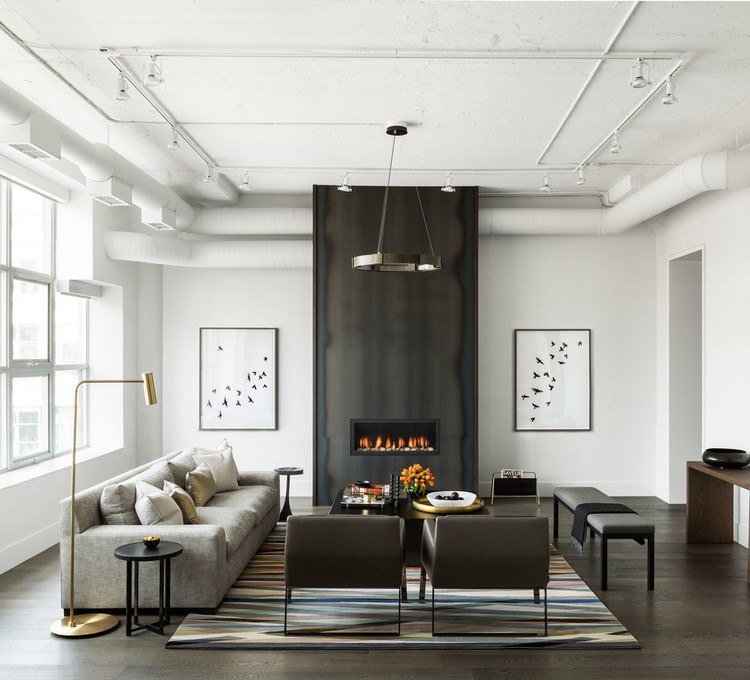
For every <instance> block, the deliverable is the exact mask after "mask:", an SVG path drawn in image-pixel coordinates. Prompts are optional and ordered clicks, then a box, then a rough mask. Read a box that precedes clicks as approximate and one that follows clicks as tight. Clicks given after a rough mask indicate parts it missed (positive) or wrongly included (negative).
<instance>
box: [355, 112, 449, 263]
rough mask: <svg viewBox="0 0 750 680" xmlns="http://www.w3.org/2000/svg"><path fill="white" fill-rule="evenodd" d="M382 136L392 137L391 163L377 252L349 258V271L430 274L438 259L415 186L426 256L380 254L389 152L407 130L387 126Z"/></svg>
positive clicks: (391, 167) (384, 208)
mask: <svg viewBox="0 0 750 680" xmlns="http://www.w3.org/2000/svg"><path fill="white" fill-rule="evenodd" d="M385 132H386V134H388V135H391V137H393V143H392V145H391V162H390V164H389V166H388V181H387V182H386V185H385V195H384V196H383V210H382V212H381V215H380V233H379V235H378V249H377V251H376V252H374V253H365V254H364V255H357V256H355V257H353V258H352V269H360V270H361V271H369V272H433V271H437V270H438V269H440V268H441V267H442V260H441V258H440V256H439V255H435V251H434V250H433V248H432V239H430V230H429V229H428V227H427V218H426V217H425V214H424V207H423V206H422V197H421V196H420V195H419V187H414V188H415V190H416V192H417V201H418V202H419V211H420V213H421V214H422V222H423V223H424V230H425V234H426V235H427V245H428V246H429V248H430V252H429V253H384V252H383V237H384V236H385V216H386V210H387V208H388V190H389V189H390V186H391V172H392V171H393V152H394V150H395V149H396V137H403V136H404V135H405V134H406V133H407V132H408V130H407V129H406V125H400V124H399V125H389V126H388V127H387V128H386V131H385Z"/></svg>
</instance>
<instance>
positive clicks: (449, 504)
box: [427, 491, 477, 508]
mask: <svg viewBox="0 0 750 680" xmlns="http://www.w3.org/2000/svg"><path fill="white" fill-rule="evenodd" d="M476 499H477V495H476V494H475V493H471V491H433V492H432V493H428V494H427V500H428V501H430V503H431V504H432V505H434V506H435V507H436V508H465V507H467V506H469V505H471V504H472V503H473V502H474V501H475V500H476Z"/></svg>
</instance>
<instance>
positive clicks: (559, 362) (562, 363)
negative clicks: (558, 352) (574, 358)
mask: <svg viewBox="0 0 750 680" xmlns="http://www.w3.org/2000/svg"><path fill="white" fill-rule="evenodd" d="M557 363H558V364H560V366H565V362H564V361H558V362H557Z"/></svg>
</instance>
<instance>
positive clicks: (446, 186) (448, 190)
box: [440, 173, 456, 194]
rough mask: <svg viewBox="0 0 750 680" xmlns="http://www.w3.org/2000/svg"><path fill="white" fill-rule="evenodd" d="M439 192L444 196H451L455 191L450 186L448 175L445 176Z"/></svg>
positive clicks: (454, 188)
mask: <svg viewBox="0 0 750 680" xmlns="http://www.w3.org/2000/svg"><path fill="white" fill-rule="evenodd" d="M440 191H444V192H445V193H446V194H452V193H454V192H455V191H456V187H454V186H453V185H452V184H451V175H450V173H447V174H446V175H445V184H443V186H442V187H441V188H440Z"/></svg>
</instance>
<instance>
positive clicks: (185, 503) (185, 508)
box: [164, 481, 198, 524]
mask: <svg viewBox="0 0 750 680" xmlns="http://www.w3.org/2000/svg"><path fill="white" fill-rule="evenodd" d="M164 491H165V492H166V493H167V494H168V495H169V497H170V498H171V499H172V500H173V501H174V502H175V503H177V505H178V506H179V508H180V510H181V511H182V520H183V523H184V524H198V513H196V511H195V503H193V499H192V498H191V497H190V494H189V493H188V492H187V491H185V489H182V488H180V487H179V486H177V484H175V483H174V482H167V481H165V482H164Z"/></svg>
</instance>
